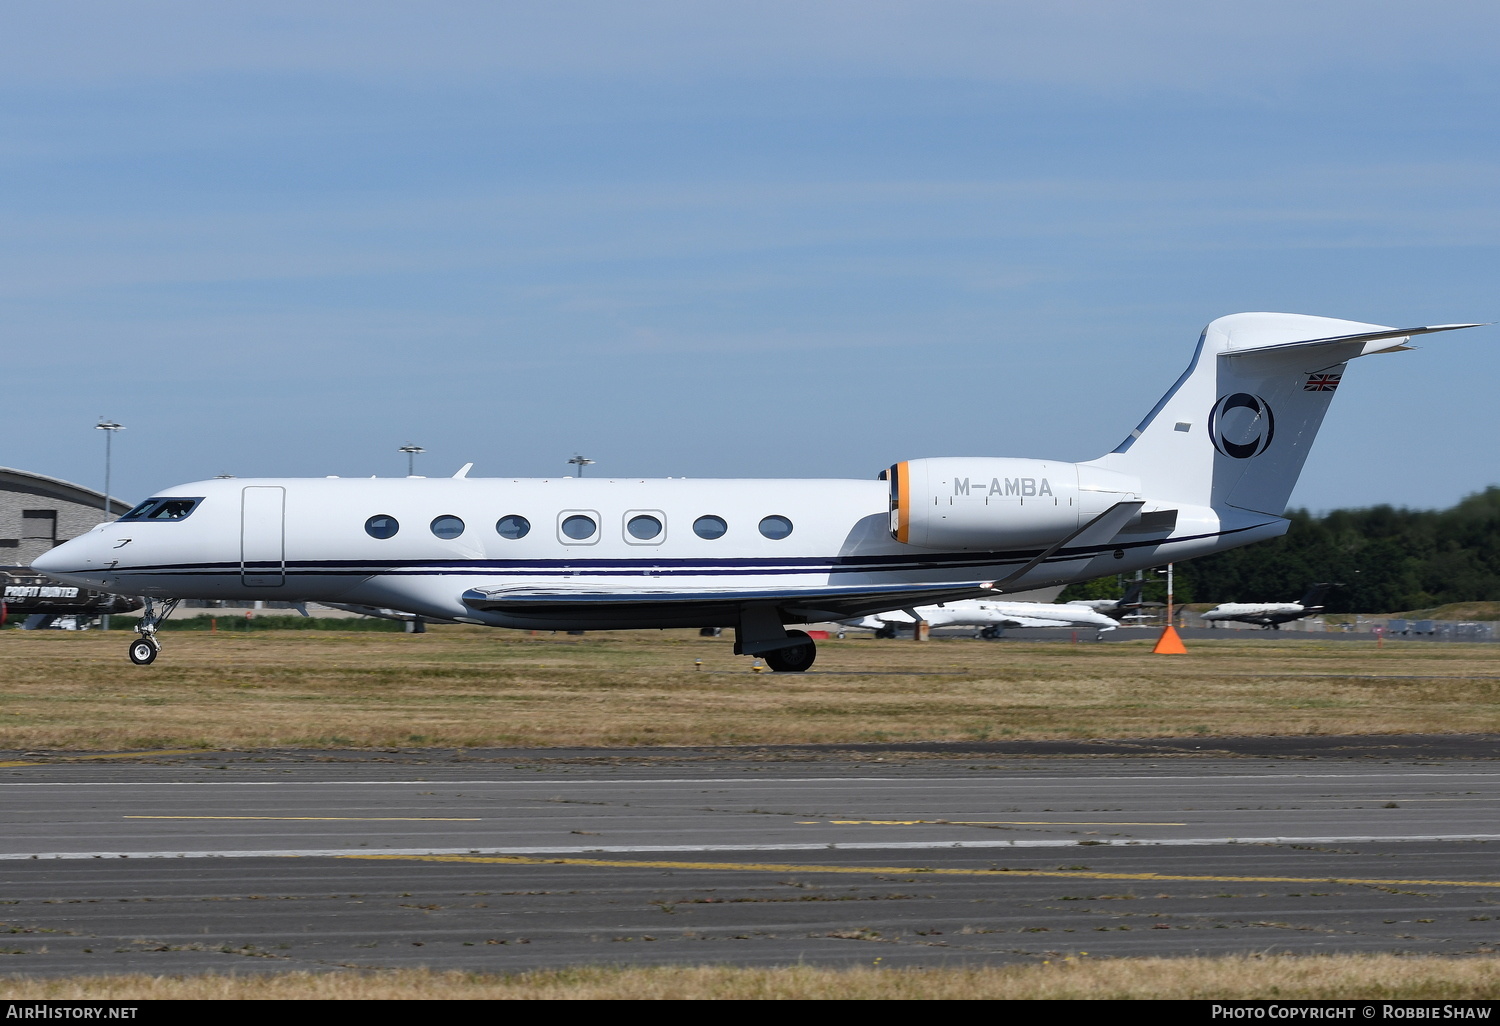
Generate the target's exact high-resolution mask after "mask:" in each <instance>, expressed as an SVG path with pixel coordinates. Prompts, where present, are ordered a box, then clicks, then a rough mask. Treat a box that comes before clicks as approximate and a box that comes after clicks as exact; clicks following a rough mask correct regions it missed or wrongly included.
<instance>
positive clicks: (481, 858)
mask: <svg viewBox="0 0 1500 1026" xmlns="http://www.w3.org/2000/svg"><path fill="white" fill-rule="evenodd" d="M337 857H338V858H341V859H367V860H374V861H380V860H385V861H391V860H404V861H407V862H473V863H481V864H486V865H512V866H599V867H603V868H608V869H718V870H739V871H741V872H749V873H842V874H856V875H860V876H988V877H992V878H999V877H1011V876H1027V877H1053V878H1057V879H1062V880H1145V881H1158V882H1167V881H1177V882H1180V883H1285V884H1327V883H1335V884H1349V885H1352V886H1358V887H1494V888H1500V880H1385V879H1364V878H1359V877H1347V876H1189V875H1186V874H1178V873H1096V872H1093V871H1091V870H1083V869H1078V870H1073V869H1066V870H1060V869H937V868H934V867H932V866H804V865H796V864H792V863H785V862H668V861H656V860H652V861H641V862H634V861H629V860H623V859H575V858H541V857H538V856H530V855H375V854H370V855H339V856H337Z"/></svg>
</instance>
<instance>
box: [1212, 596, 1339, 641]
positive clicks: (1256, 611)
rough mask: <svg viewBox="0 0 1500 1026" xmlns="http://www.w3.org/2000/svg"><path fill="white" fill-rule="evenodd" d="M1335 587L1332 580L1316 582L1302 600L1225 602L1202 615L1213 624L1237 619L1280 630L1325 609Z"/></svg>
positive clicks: (1241, 621)
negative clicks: (1324, 601)
mask: <svg viewBox="0 0 1500 1026" xmlns="http://www.w3.org/2000/svg"><path fill="white" fill-rule="evenodd" d="M1332 587H1334V585H1332V584H1314V585H1313V586H1312V587H1310V588H1308V589H1307V594H1306V595H1303V596H1302V601H1300V602H1225V603H1223V604H1222V605H1217V606H1215V607H1214V608H1212V609H1210V610H1209V611H1208V612H1206V613H1203V614H1201V615H1200V616H1199V617H1198V618H1199V619H1200V620H1207V621H1208V622H1209V623H1211V624H1214V623H1221V622H1224V621H1229V620H1234V621H1238V622H1240V623H1253V624H1255V625H1256V626H1257V627H1262V628H1266V629H1269V630H1275V631H1279V630H1281V625H1282V624H1284V623H1290V622H1291V621H1292V620H1300V619H1302V618H1303V617H1304V616H1311V615H1312V614H1314V613H1321V612H1322V611H1323V596H1324V595H1327V594H1328V589H1329V588H1332Z"/></svg>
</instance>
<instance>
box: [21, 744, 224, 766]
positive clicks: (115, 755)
mask: <svg viewBox="0 0 1500 1026" xmlns="http://www.w3.org/2000/svg"><path fill="white" fill-rule="evenodd" d="M208 754H210V753H209V752H207V751H206V750H205V749H202V748H174V749H171V750H164V751H160V752H110V753H109V754H107V755H59V756H58V757H57V759H56V760H54V761H51V762H36V761H31V762H0V766H55V765H57V763H59V762H79V761H81V760H83V759H134V758H137V757H139V756H145V755H208Z"/></svg>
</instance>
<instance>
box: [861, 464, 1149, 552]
mask: <svg viewBox="0 0 1500 1026" xmlns="http://www.w3.org/2000/svg"><path fill="white" fill-rule="evenodd" d="M887 477H888V479H889V480H890V484H891V536H892V537H893V538H895V539H896V540H897V541H899V542H903V543H905V544H907V545H920V546H922V547H924V548H943V549H959V550H978V551H983V552H997V551H1002V550H1006V549H1013V548H1032V547H1037V546H1045V545H1050V544H1052V543H1053V542H1056V541H1059V540H1061V539H1063V538H1066V537H1067V536H1068V535H1070V534H1072V533H1073V532H1074V531H1076V530H1078V528H1079V527H1081V526H1083V525H1084V524H1086V523H1088V522H1089V521H1090V520H1092V519H1093V518H1094V517H1097V516H1098V515H1099V514H1100V513H1103V512H1104V511H1105V510H1106V509H1108V508H1109V507H1110V506H1112V505H1114V504H1115V503H1116V502H1121V501H1127V500H1131V499H1137V498H1139V497H1140V496H1139V491H1140V484H1139V482H1138V481H1136V479H1134V478H1132V477H1129V476H1127V475H1125V474H1119V473H1115V472H1114V471H1109V470H1102V469H1100V468H1097V467H1090V466H1084V465H1081V464H1077V463H1056V462H1052V461H1049V460H1024V459H994V458H980V457H976V458H972V459H970V458H964V457H953V458H946V459H931V460H907V461H906V462H905V463H897V464H896V465H895V466H893V467H891V469H890V470H889V471H888V472H887Z"/></svg>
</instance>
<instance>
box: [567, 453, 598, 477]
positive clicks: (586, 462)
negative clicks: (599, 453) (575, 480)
mask: <svg viewBox="0 0 1500 1026" xmlns="http://www.w3.org/2000/svg"><path fill="white" fill-rule="evenodd" d="M568 462H569V463H570V464H572V465H573V466H575V467H577V468H578V473H576V474H574V475H573V476H574V477H582V476H583V468H584V467H587V466H591V465H592V464H593V463H594V462H595V461H594V460H591V459H589V458H588V457H587V456H580V455H578V454H577V453H574V454H573V458H572V459H570V460H569V461H568Z"/></svg>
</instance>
